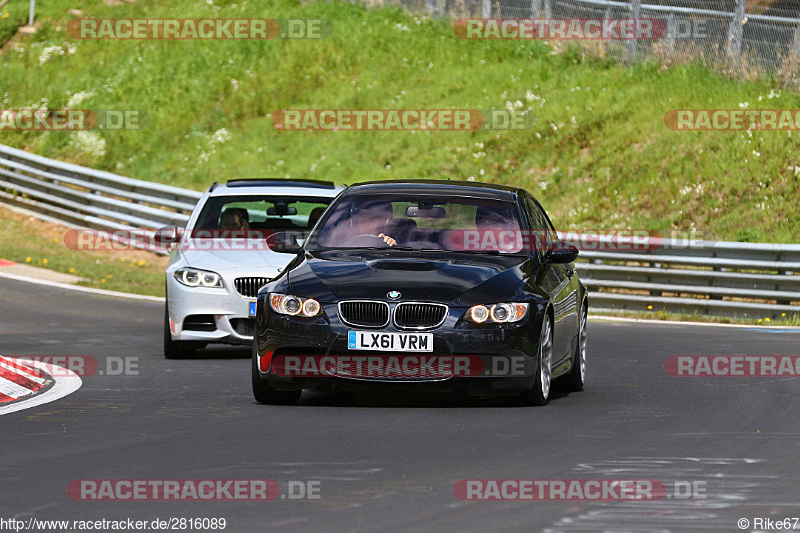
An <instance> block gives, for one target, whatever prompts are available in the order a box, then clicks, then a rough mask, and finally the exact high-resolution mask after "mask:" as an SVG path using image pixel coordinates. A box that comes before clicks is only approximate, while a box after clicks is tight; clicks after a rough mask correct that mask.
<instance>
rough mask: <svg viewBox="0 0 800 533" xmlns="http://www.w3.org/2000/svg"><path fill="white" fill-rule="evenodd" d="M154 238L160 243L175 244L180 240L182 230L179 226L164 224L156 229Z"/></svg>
mask: <svg viewBox="0 0 800 533" xmlns="http://www.w3.org/2000/svg"><path fill="white" fill-rule="evenodd" d="M153 238H154V239H155V241H156V242H157V243H160V244H173V243H176V242H178V240H180V238H181V230H180V228H179V227H178V226H164V227H163V228H161V229H157V230H156V231H155V233H154V234H153Z"/></svg>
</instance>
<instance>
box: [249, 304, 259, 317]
mask: <svg viewBox="0 0 800 533" xmlns="http://www.w3.org/2000/svg"><path fill="white" fill-rule="evenodd" d="M256 303H258V302H250V316H256Z"/></svg>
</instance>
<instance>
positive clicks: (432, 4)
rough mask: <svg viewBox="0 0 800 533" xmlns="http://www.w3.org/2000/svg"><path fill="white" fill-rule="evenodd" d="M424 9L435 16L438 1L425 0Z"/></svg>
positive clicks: (437, 11) (437, 10) (436, 14)
mask: <svg viewBox="0 0 800 533" xmlns="http://www.w3.org/2000/svg"><path fill="white" fill-rule="evenodd" d="M425 11H427V12H428V13H429V14H431V15H433V16H434V17H437V16H438V15H439V2H437V1H436V0H425Z"/></svg>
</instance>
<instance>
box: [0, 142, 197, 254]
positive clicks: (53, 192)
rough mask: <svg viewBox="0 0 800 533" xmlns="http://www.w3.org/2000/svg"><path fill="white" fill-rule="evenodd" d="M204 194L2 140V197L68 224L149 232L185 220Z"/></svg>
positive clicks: (8, 201) (0, 151) (8, 202)
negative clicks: (45, 154)
mask: <svg viewBox="0 0 800 533" xmlns="http://www.w3.org/2000/svg"><path fill="white" fill-rule="evenodd" d="M201 195H202V193H200V192H198V191H192V190H188V189H182V188H179V187H172V186H170V185H162V184H159V183H153V182H149V181H142V180H136V179H132V178H126V177H124V176H118V175H116V174H111V173H110V172H103V171H100V170H94V169H91V168H86V167H82V166H79V165H73V164H71V163H63V162H61V161H57V160H55V159H49V158H46V157H41V156H38V155H34V154H31V153H28V152H25V151H23V150H18V149H16V148H10V147H8V146H4V145H0V202H5V203H7V204H10V205H13V206H17V207H21V208H24V209H26V210H28V211H30V212H33V213H34V214H37V215H39V216H41V217H43V218H51V219H55V220H59V221H61V222H63V223H66V224H67V225H69V226H74V227H81V228H92V229H99V230H129V231H132V232H139V233H142V234H144V235H147V234H148V233H150V232H152V231H153V230H156V229H158V228H161V227H163V226H166V225H176V226H185V225H186V222H187V221H188V220H189V215H190V214H191V211H192V209H194V206H195V204H196V203H197V200H199V199H200V196H201ZM155 251H157V252H159V253H165V252H164V251H163V250H160V249H159V250H155Z"/></svg>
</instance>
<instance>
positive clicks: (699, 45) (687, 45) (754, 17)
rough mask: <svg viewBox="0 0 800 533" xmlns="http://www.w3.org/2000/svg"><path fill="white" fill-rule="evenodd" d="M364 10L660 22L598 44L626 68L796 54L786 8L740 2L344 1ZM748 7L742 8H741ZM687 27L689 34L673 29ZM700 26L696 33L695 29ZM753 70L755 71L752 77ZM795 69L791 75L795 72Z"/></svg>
mask: <svg viewBox="0 0 800 533" xmlns="http://www.w3.org/2000/svg"><path fill="white" fill-rule="evenodd" d="M351 1H353V2H357V3H360V4H363V5H367V6H370V7H373V6H383V5H402V6H404V7H406V8H408V9H410V10H411V11H415V12H424V13H427V14H428V15H430V16H433V17H442V16H450V17H452V18H453V19H459V18H464V17H480V18H531V19H551V18H569V19H575V18H579V19H581V18H583V19H587V18H588V19H596V18H604V19H625V18H661V19H662V20H663V21H664V23H665V26H666V34H665V35H664V38H663V39H656V40H633V39H631V40H626V41H624V42H623V41H618V42H614V41H613V40H612V41H605V46H604V48H605V51H604V53H605V54H606V55H608V56H609V57H612V58H615V59H617V60H621V61H626V62H629V63H632V62H635V61H638V60H640V59H644V58H648V57H655V58H656V59H659V60H665V59H670V58H672V59H676V60H679V61H685V60H686V59H687V58H692V59H694V60H702V61H708V62H710V64H714V65H717V66H719V67H724V68H726V69H727V68H728V67H731V66H735V67H744V66H747V67H753V66H757V67H758V69H761V70H767V71H774V70H775V69H776V68H777V69H780V68H781V67H782V66H784V67H786V68H787V69H789V70H790V71H791V69H792V68H793V67H792V66H791V65H792V64H793V61H794V59H795V58H794V56H795V55H797V54H800V18H798V16H799V15H798V11H797V10H796V9H794V8H793V6H784V7H779V6H778V5H777V3H776V5H775V6H772V5H769V4H767V5H766V6H763V5H755V2H749V1H748V0H351ZM747 4H750V5H747ZM684 23H690V24H691V25H692V26H693V30H692V31H691V32H690V33H689V34H686V32H685V31H683V30H680V31H679V29H680V28H681V26H683V27H684V28H685V27H686V26H685V25H684ZM696 23H697V24H702V31H701V27H700V26H699V25H698V26H696V25H695V24H696ZM758 69H757V71H758ZM795 70H796V69H795Z"/></svg>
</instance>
